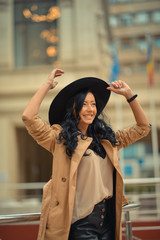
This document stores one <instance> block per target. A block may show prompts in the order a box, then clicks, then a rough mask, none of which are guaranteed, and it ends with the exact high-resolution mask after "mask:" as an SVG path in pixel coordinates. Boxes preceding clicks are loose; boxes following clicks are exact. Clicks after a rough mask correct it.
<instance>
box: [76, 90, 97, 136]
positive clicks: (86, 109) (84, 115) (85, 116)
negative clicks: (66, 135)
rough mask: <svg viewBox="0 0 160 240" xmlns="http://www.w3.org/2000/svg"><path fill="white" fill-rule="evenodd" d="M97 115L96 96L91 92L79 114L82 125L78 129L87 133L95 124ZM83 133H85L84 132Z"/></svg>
mask: <svg viewBox="0 0 160 240" xmlns="http://www.w3.org/2000/svg"><path fill="white" fill-rule="evenodd" d="M96 114H97V107H96V101H95V97H94V95H93V94H92V93H91V92H89V93H88V94H87V95H86V98H85V99H84V102H83V106H82V109H81V110H80V112H79V116H80V123H79V124H78V128H79V129H80V130H81V131H82V130H84V131H86V130H87V128H88V126H89V125H90V124H91V123H92V122H93V120H94V118H95V116H96ZM82 132H83V131H82Z"/></svg>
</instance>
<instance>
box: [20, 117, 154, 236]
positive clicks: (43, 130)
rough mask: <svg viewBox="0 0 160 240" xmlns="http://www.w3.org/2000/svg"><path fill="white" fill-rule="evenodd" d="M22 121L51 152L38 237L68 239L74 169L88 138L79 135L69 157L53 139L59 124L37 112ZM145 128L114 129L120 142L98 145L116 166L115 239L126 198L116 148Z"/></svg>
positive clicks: (133, 139)
mask: <svg viewBox="0 0 160 240" xmlns="http://www.w3.org/2000/svg"><path fill="white" fill-rule="evenodd" d="M25 125H26V127H27V129H28V131H29V133H30V134H31V135H32V137H33V138H34V139H35V140H36V141H37V142H38V144H40V145H41V146H42V147H44V148H46V149H47V150H48V151H50V152H51V153H52V154H53V169H52V178H51V180H50V181H49V182H48V183H47V184H46V185H45V186H44V189H43V200H42V209H41V219H40V227H39V234H38V240H68V235H69V231H70V225H71V220H72V212H73V206H74V197H75V191H76V180H77V169H78V165H79V163H80V161H81V158H82V156H83V154H84V153H85V151H86V150H87V148H88V147H89V145H90V144H91V142H92V138H89V137H88V138H87V139H86V140H82V139H81V138H80V137H79V138H78V146H77V148H76V150H75V153H74V154H73V156H72V159H71V160H70V159H69V158H68V156H67V155H66V152H65V146H64V145H63V144H60V143H58V141H57V137H58V135H59V133H60V131H61V129H62V128H61V126H60V125H53V126H52V127H50V126H49V125H48V124H47V123H44V122H43V121H42V120H41V119H40V118H39V117H37V116H36V117H34V118H33V119H32V120H28V121H25ZM149 131H150V126H138V125H135V126H133V127H131V128H128V129H124V130H121V131H117V132H116V138H117V139H118V140H119V141H120V143H121V144H120V146H115V147H113V146H112V144H111V143H110V142H109V141H107V140H103V141H102V145H103V147H104V149H105V150H106V152H107V155H108V157H109V159H110V161H111V162H112V164H113V166H114V167H115V169H116V229H115V232H116V237H115V239H116V240H119V239H121V212H122V205H123V204H124V203H127V199H125V198H124V197H123V180H122V174H121V170H120V166H119V157H118V150H119V149H120V148H122V147H127V146H128V145H130V144H132V143H133V142H135V141H137V140H139V139H140V138H142V137H144V136H146V135H147V134H148V132H149Z"/></svg>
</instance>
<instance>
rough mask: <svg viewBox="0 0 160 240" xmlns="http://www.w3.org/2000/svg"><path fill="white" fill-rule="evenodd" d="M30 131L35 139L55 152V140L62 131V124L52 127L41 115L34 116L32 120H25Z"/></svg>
mask: <svg viewBox="0 0 160 240" xmlns="http://www.w3.org/2000/svg"><path fill="white" fill-rule="evenodd" d="M24 124H25V126H26V128H27V131H28V133H29V134H30V135H31V136H32V137H33V139H34V140H35V141H36V142H37V143H38V144H39V145H41V146H42V147H43V148H45V149H46V150H48V151H49V152H53V150H54V146H55V142H56V141H57V138H58V134H59V132H60V129H61V127H60V125H58V124H55V125H53V126H52V127H51V126H50V125H49V124H47V123H46V122H43V121H42V120H41V118H40V117H39V116H34V117H33V118H32V119H31V120H26V121H24Z"/></svg>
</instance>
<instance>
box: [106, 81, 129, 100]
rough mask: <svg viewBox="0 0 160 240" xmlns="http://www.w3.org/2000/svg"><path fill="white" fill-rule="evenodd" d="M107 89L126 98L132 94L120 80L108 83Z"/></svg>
mask: <svg viewBox="0 0 160 240" xmlns="http://www.w3.org/2000/svg"><path fill="white" fill-rule="evenodd" d="M107 89H108V90H110V91H112V92H115V93H117V94H119V95H123V96H124V97H126V99H129V98H130V97H132V96H133V92H132V90H131V88H130V87H129V86H128V85H127V84H126V83H125V82H123V81H121V80H117V81H114V82H112V83H111V84H109V87H107Z"/></svg>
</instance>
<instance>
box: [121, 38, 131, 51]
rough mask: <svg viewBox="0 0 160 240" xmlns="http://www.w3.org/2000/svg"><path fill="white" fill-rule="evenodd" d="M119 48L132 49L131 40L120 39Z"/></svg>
mask: <svg viewBox="0 0 160 240" xmlns="http://www.w3.org/2000/svg"><path fill="white" fill-rule="evenodd" d="M121 48H122V49H124V50H129V49H132V40H131V39H129V38H124V39H121Z"/></svg>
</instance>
